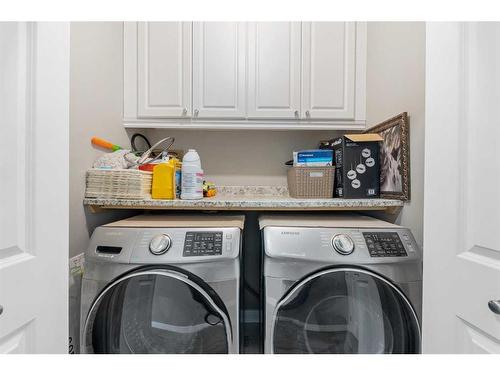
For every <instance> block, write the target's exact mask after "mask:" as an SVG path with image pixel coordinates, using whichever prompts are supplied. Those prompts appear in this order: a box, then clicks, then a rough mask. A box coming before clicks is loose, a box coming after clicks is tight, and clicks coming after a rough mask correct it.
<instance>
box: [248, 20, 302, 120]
mask: <svg viewBox="0 0 500 375" xmlns="http://www.w3.org/2000/svg"><path fill="white" fill-rule="evenodd" d="M300 29H301V25H300V23H298V22H256V23H250V25H249V37H248V117H249V118H295V117H298V115H299V114H300V38H301V37H300ZM296 112H297V116H296Z"/></svg>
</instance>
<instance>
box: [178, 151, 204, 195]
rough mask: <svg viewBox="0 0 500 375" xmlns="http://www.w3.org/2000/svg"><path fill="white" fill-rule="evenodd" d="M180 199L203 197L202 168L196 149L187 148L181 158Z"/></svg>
mask: <svg viewBox="0 0 500 375" xmlns="http://www.w3.org/2000/svg"><path fill="white" fill-rule="evenodd" d="M181 181H182V182H181V185H182V190H181V199H202V198H203V169H201V161H200V156H199V155H198V153H197V152H196V150H193V149H191V150H188V152H187V153H186V155H184V157H183V158H182V178H181Z"/></svg>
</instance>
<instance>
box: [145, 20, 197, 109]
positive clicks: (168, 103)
mask: <svg viewBox="0 0 500 375" xmlns="http://www.w3.org/2000/svg"><path fill="white" fill-rule="evenodd" d="M191 29H192V24H191V23H190V22H140V23H139V24H138V29H137V32H138V36H137V52H138V60H137V63H138V65H137V70H138V77H137V81H138V95H137V100H138V107H137V113H138V117H184V116H187V115H188V114H190V113H191V46H192V41H191Z"/></svg>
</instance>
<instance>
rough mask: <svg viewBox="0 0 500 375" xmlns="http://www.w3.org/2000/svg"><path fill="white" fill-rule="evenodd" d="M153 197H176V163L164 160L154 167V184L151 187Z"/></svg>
mask: <svg viewBox="0 0 500 375" xmlns="http://www.w3.org/2000/svg"><path fill="white" fill-rule="evenodd" d="M151 197H152V198H153V199H174V198H175V164H174V163H172V162H170V161H169V162H162V163H159V164H158V165H157V166H155V167H154V168H153V185H152V187H151Z"/></svg>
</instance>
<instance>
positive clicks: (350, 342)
mask: <svg viewBox="0 0 500 375" xmlns="http://www.w3.org/2000/svg"><path fill="white" fill-rule="evenodd" d="M272 332H273V337H272V349H273V352H274V353H419V352H420V327H419V324H418V318H417V316H416V314H415V311H414V310H413V308H412V306H411V304H410V302H409V301H408V300H407V299H406V297H405V296H404V295H403V293H402V292H401V291H400V290H399V289H398V288H397V287H396V286H394V285H393V284H391V283H390V282H389V281H387V280H386V279H384V278H382V277H381V276H379V275H377V274H375V273H372V272H370V271H367V270H364V269H356V268H338V269H329V270H324V271H320V272H318V273H316V274H313V275H311V276H308V277H306V278H305V279H304V280H302V281H301V282H299V283H297V284H296V285H295V286H294V287H293V288H292V289H291V290H290V292H289V293H288V294H287V295H285V297H284V298H283V299H282V300H281V301H280V302H279V303H278V306H277V308H276V314H275V316H274V321H273V330H272Z"/></svg>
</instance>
